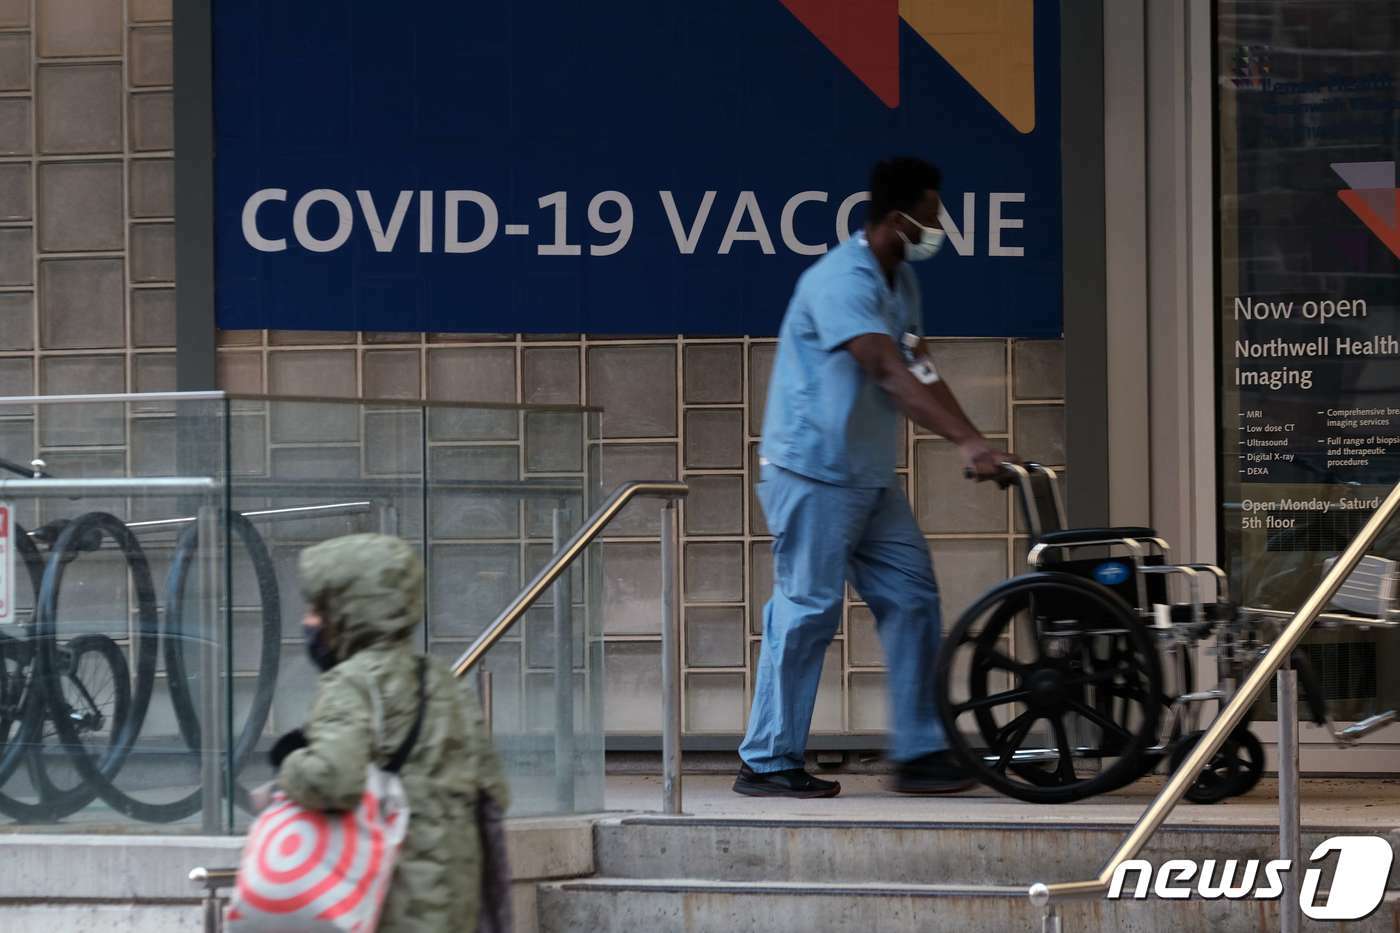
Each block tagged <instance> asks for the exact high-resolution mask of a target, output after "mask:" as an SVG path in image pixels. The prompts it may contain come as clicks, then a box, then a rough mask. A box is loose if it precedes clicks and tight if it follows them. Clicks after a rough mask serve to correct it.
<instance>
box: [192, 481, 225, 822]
mask: <svg viewBox="0 0 1400 933" xmlns="http://www.w3.org/2000/svg"><path fill="white" fill-rule="evenodd" d="M198 521H199V532H198V534H199V537H198V542H199V543H198V548H199V597H200V600H199V601H200V625H199V631H200V632H201V633H202V637H201V638H200V642H199V644H200V648H199V671H200V734H201V735H202V736H203V747H202V748H200V750H199V754H200V774H199V778H200V786H201V787H202V788H203V791H204V793H203V805H202V815H201V823H202V829H203V831H204V832H205V833H208V834H210V835H214V834H218V833H222V832H224V831H225V828H224V820H223V802H224V797H225V794H224V784H225V778H226V775H225V773H224V690H225V689H227V686H228V684H227V683H226V681H225V678H224V676H223V673H224V672H223V647H224V642H225V631H224V626H223V619H222V617H221V613H220V608H221V607H220V601H219V581H220V578H221V574H220V569H221V567H222V556H223V548H222V547H220V544H221V542H220V541H219V537H218V528H219V520H218V509H217V508H216V507H215V506H213V505H211V504H209V503H208V502H207V501H206V502H205V503H204V504H202V505H200V507H199V515H198Z"/></svg>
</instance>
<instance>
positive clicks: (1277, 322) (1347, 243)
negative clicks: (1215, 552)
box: [1216, 0, 1400, 719]
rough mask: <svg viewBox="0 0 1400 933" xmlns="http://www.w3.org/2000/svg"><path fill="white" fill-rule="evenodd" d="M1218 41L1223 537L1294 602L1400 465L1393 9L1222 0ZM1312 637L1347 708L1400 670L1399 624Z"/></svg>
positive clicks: (1234, 563) (1396, 549)
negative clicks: (1392, 631) (1381, 631)
mask: <svg viewBox="0 0 1400 933" xmlns="http://www.w3.org/2000/svg"><path fill="white" fill-rule="evenodd" d="M1216 37H1217V47H1216V76H1217V81H1216V100H1217V115H1218V121H1219V122H1218V130H1217V146H1218V153H1217V155H1218V158H1217V165H1218V186H1219V201H1218V203H1219V215H1218V219H1217V224H1218V226H1217V235H1218V244H1219V250H1220V256H1219V262H1220V269H1219V272H1220V274H1219V305H1218V312H1219V318H1218V320H1219V327H1218V335H1219V336H1218V341H1217V350H1218V361H1219V366H1218V374H1219V384H1220V392H1219V405H1220V411H1219V416H1220V422H1219V423H1220V448H1219V449H1220V451H1221V454H1222V459H1221V475H1220V480H1221V482H1220V490H1221V493H1222V501H1221V511H1222V514H1221V529H1222V542H1221V543H1222V549H1221V550H1222V556H1223V557H1224V559H1225V561H1226V564H1227V566H1228V569H1229V571H1230V575H1231V579H1232V584H1233V586H1234V587H1235V590H1236V598H1237V599H1239V600H1240V601H1242V602H1244V603H1245V604H1246V605H1252V606H1269V607H1274V608H1280V609H1293V608H1296V607H1297V606H1298V604H1299V603H1300V602H1301V601H1302V599H1303V598H1304V597H1305V596H1306V594H1307V593H1308V591H1309V590H1311V589H1312V588H1313V586H1315V585H1316V583H1317V581H1318V579H1319V577H1320V575H1321V573H1322V571H1323V569H1324V565H1325V561H1326V560H1327V559H1328V558H1330V557H1333V556H1335V555H1336V554H1337V553H1338V552H1340V551H1341V550H1342V548H1343V547H1344V546H1345V544H1346V542H1347V541H1348V540H1349V539H1350V538H1351V537H1352V536H1353V535H1354V534H1355V532H1356V531H1357V530H1358V529H1359V528H1360V526H1361V524H1362V523H1363V522H1364V521H1365V519H1366V517H1367V516H1368V515H1369V514H1370V512H1371V511H1372V510H1373V509H1374V507H1375V506H1376V504H1377V503H1378V501H1379V498H1380V497H1381V496H1382V495H1384V493H1385V491H1386V490H1387V489H1388V488H1389V487H1390V485H1391V484H1393V483H1394V482H1395V481H1396V480H1397V479H1400V318H1397V303H1400V191H1397V187H1396V185H1397V182H1396V156H1397V153H1396V148H1397V136H1398V134H1397V126H1400V89H1398V88H1397V76H1398V75H1400V3H1395V2H1393V0H1354V2H1346V0H1219V2H1218V3H1217V33H1216ZM1373 553H1375V554H1377V555H1379V556H1382V557H1387V558H1391V559H1396V560H1400V522H1397V523H1393V527H1392V528H1391V529H1388V540H1385V539H1383V540H1382V541H1381V542H1379V543H1378V545H1377V547H1376V548H1375V549H1374V551H1373ZM1310 641H1311V644H1310V646H1309V648H1308V651H1309V653H1310V654H1311V655H1313V656H1314V661H1315V666H1316V667H1318V668H1319V670H1320V672H1321V673H1322V674H1323V675H1324V681H1327V683H1326V687H1327V691H1328V692H1329V693H1330V694H1332V698H1333V701H1334V709H1333V714H1334V716H1335V717H1336V718H1339V719H1343V718H1353V717H1354V716H1356V715H1361V714H1364V712H1366V711H1370V710H1373V709H1374V707H1375V705H1376V670H1377V665H1378V662H1379V666H1380V668H1381V669H1382V670H1385V669H1389V670H1392V671H1393V670H1396V669H1400V657H1396V658H1394V659H1391V662H1390V663H1387V658H1386V655H1387V654H1389V653H1395V652H1394V648H1393V647H1391V646H1392V643H1394V642H1395V641H1396V639H1394V638H1393V637H1391V636H1384V635H1378V634H1375V633H1365V632H1358V631H1356V630H1345V631H1338V632H1320V633H1317V634H1315V635H1314V636H1311V639H1310ZM1363 694H1365V695H1363Z"/></svg>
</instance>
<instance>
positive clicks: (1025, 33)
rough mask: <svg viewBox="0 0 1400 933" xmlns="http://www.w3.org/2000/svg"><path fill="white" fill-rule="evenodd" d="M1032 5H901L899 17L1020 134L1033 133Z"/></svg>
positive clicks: (914, 1)
mask: <svg viewBox="0 0 1400 933" xmlns="http://www.w3.org/2000/svg"><path fill="white" fill-rule="evenodd" d="M1034 7H1035V3H1034V0H899V15H900V16H901V17H902V18H903V19H904V21H905V22H906V23H908V24H909V25H910V27H911V28H912V29H913V30H914V31H915V32H917V33H918V34H919V35H920V36H922V37H923V39H924V41H925V42H927V43H928V44H929V45H931V46H933V48H934V50H935V51H937V52H938V54H939V55H941V56H943V58H944V59H945V60H946V61H947V62H948V64H950V65H952V66H953V68H955V69H956V70H957V72H958V74H960V75H962V76H963V79H964V80H966V81H967V83H968V84H970V85H972V87H973V89H974V90H976V91H977V93H979V94H981V95H982V96H983V97H984V98H986V100H987V103H989V104H991V105H992V106H993V107H995V108H996V109H997V112H998V113H1000V114H1001V115H1002V116H1003V117H1005V118H1006V120H1007V122H1009V123H1010V124H1011V125H1012V126H1014V127H1016V129H1018V130H1020V131H1021V132H1022V133H1029V132H1030V131H1031V130H1033V129H1035V35H1034V28H1033V27H1034V24H1035V9H1034Z"/></svg>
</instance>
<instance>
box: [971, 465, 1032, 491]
mask: <svg viewBox="0 0 1400 933" xmlns="http://www.w3.org/2000/svg"><path fill="white" fill-rule="evenodd" d="M1026 467H1034V464H1030V463H1028V464H1026V466H1020V465H1019V464H1015V463H1012V462H1010V461H1006V462H1003V463H1002V464H1001V465H1000V466H999V467H998V469H997V471H996V472H995V473H993V474H992V475H991V476H989V477H987V479H989V480H991V481H992V482H994V483H996V484H997V488H999V489H1010V488H1011V487H1012V486H1015V485H1017V484H1018V483H1019V482H1020V481H1021V477H1020V473H1019V472H1017V471H1018V470H1021V471H1024V470H1025V469H1026ZM963 478H964V479H977V471H976V470H974V469H972V467H963Z"/></svg>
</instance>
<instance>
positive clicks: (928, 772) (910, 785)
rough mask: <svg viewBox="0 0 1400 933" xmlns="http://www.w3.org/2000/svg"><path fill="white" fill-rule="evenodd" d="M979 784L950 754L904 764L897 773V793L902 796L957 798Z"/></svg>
mask: <svg viewBox="0 0 1400 933" xmlns="http://www.w3.org/2000/svg"><path fill="white" fill-rule="evenodd" d="M976 783H977V781H976V780H974V779H973V778H972V777H970V776H969V775H968V773H967V769H965V768H964V767H963V766H962V765H960V764H958V762H957V759H956V758H954V757H953V755H952V753H950V752H932V753H930V754H928V755H921V756H920V757H918V758H915V759H914V760H912V761H903V762H900V763H899V764H898V766H896V768H895V772H894V789H895V790H896V791H898V792H899V793H901V794H955V793H957V792H958V791H962V790H967V789H968V788H969V787H972V786H974V785H975V784H976Z"/></svg>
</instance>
